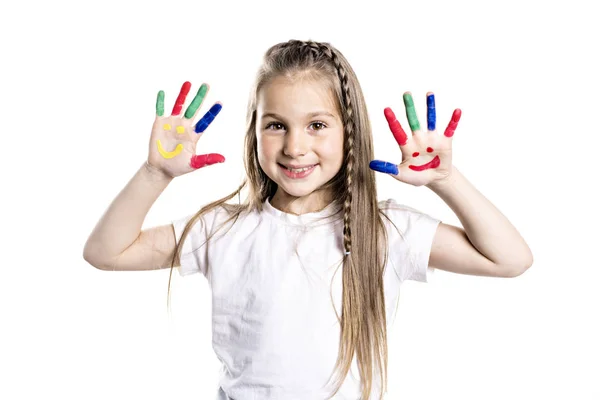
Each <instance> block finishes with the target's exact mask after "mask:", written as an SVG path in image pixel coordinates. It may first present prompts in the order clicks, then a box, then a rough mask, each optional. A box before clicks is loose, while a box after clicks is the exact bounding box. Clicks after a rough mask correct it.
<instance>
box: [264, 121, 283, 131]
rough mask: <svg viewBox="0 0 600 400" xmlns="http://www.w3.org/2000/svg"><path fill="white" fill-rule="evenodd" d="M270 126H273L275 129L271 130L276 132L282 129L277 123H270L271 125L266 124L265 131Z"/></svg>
mask: <svg viewBox="0 0 600 400" xmlns="http://www.w3.org/2000/svg"><path fill="white" fill-rule="evenodd" d="M272 126H274V127H275V129H271V130H276V131H278V130H280V129H283V125H282V124H280V123H279V122H271V123H268V124H267V126H265V129H269V128H270V127H272Z"/></svg>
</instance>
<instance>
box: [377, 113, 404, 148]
mask: <svg viewBox="0 0 600 400" xmlns="http://www.w3.org/2000/svg"><path fill="white" fill-rule="evenodd" d="M383 114H384V115H385V119H387V122H388V125H389V126H390V130H391V131H392V133H393V134H394V137H395V138H396V142H398V144H399V145H400V146H404V145H405V144H406V141H407V140H408V137H407V136H406V132H404V129H402V126H400V122H398V120H397V119H396V115H394V112H393V111H392V109H391V108H389V107H387V108H386V109H385V110H383Z"/></svg>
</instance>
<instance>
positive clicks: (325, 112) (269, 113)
mask: <svg viewBox="0 0 600 400" xmlns="http://www.w3.org/2000/svg"><path fill="white" fill-rule="evenodd" d="M319 115H325V116H327V117H331V118H334V119H335V116H334V115H333V114H331V113H330V112H327V111H315V112H311V113H308V114H306V117H307V118H313V117H317V116H319ZM269 117H270V118H274V119H285V118H283V117H281V116H280V115H277V114H275V113H271V112H268V113H264V114H263V115H262V118H269Z"/></svg>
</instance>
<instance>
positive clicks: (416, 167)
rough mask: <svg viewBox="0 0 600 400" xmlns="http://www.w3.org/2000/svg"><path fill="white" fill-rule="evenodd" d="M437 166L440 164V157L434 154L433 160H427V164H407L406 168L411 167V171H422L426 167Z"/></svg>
mask: <svg viewBox="0 0 600 400" xmlns="http://www.w3.org/2000/svg"><path fill="white" fill-rule="evenodd" d="M439 166H440V158H439V157H438V156H435V158H434V159H433V160H431V161H429V162H428V163H427V164H423V165H409V166H408V168H410V169H412V170H413V171H424V170H426V169H429V168H437V167H439Z"/></svg>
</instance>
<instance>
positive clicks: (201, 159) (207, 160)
mask: <svg viewBox="0 0 600 400" xmlns="http://www.w3.org/2000/svg"><path fill="white" fill-rule="evenodd" d="M222 162H225V157H223V156H222V155H220V154H217V153H210V154H200V155H196V156H192V158H191V159H190V167H192V168H194V169H198V168H202V167H206V166H207V165H212V164H216V163H222Z"/></svg>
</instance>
